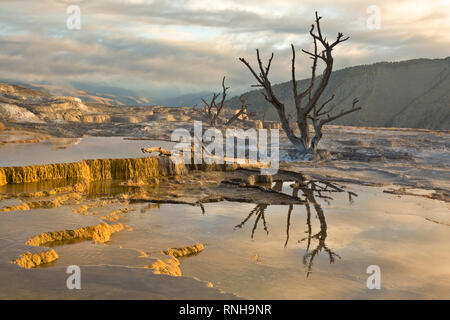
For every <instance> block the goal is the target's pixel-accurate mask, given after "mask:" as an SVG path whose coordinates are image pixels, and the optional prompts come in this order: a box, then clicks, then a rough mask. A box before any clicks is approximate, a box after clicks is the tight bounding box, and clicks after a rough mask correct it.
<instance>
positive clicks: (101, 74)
mask: <svg viewBox="0 0 450 320" xmlns="http://www.w3.org/2000/svg"><path fill="white" fill-rule="evenodd" d="M70 5H77V6H78V7H79V8H80V10H81V29H80V30H70V29H69V28H68V27H67V19H68V18H71V17H73V16H71V14H70V13H69V14H68V13H67V8H68V7H69V6H70ZM373 6H375V7H373ZM374 8H375V10H374ZM377 9H379V13H380V20H379V21H380V25H379V28H376V25H374V23H373V22H376V16H375V15H374V14H376V12H377ZM315 10H317V11H319V14H320V15H321V16H323V20H322V29H323V31H324V32H325V33H326V34H327V35H328V39H332V38H334V37H335V36H336V34H337V32H338V31H341V32H343V33H344V34H345V35H348V36H350V39H349V40H348V41H347V42H345V43H343V44H341V45H340V47H338V48H337V49H336V50H335V61H336V62H335V66H336V67H335V68H336V69H338V68H343V67H347V66H353V65H358V64H366V63H373V62H379V61H398V60H405V59H413V58H443V57H447V56H450V0H369V1H363V0H339V1H338V0H335V1H330V0H301V1H300V0H277V1H273V0H271V1H269V0H210V1H207V0H166V1H162V0H84V1H83V0H81V1H80V0H39V1H30V0H2V1H1V4H0V78H3V79H15V80H21V81H29V82H30V81H34V82H39V81H47V82H51V83H58V84H63V83H68V82H72V81H77V82H83V83H87V84H89V83H95V84H99V85H110V86H118V87H123V88H128V89H133V90H136V91H140V92H145V93H146V94H147V96H150V97H151V98H155V99H160V98H164V97H167V96H176V95H179V94H184V93H190V92H202V91H211V90H217V89H218V87H219V84H220V80H221V77H222V76H223V75H226V76H227V78H228V83H229V85H231V87H232V89H234V90H233V92H234V93H239V92H241V91H244V90H248V89H249V86H250V85H251V84H252V83H253V82H254V81H253V79H252V78H251V76H250V75H249V73H248V71H247V70H246V69H245V68H244V66H243V65H242V63H240V62H239V60H238V57H245V58H247V60H250V61H254V59H255V51H254V50H255V48H260V50H261V52H262V53H263V55H264V56H265V57H267V56H269V55H270V53H271V52H274V54H275V58H274V62H273V66H272V69H273V70H272V82H275V83H276V82H282V81H287V80H289V77H290V75H289V72H290V71H289V68H290V47H289V46H290V43H294V44H295V45H296V48H297V49H298V50H300V49H302V48H304V49H308V48H310V47H311V39H310V37H309V35H308V31H309V28H310V26H311V23H312V22H313V19H314V11H315ZM71 21H73V20H71ZM309 70H310V64H309V61H308V59H307V58H306V57H304V58H303V59H298V65H297V71H298V75H297V78H298V79H301V78H303V77H307V76H308V74H309Z"/></svg>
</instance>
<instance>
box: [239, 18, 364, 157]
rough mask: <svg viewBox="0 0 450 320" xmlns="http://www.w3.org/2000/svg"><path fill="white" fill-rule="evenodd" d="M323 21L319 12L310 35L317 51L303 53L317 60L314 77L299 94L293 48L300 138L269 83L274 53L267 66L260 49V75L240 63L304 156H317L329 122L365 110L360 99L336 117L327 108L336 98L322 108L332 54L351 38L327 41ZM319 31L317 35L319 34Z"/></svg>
mask: <svg viewBox="0 0 450 320" xmlns="http://www.w3.org/2000/svg"><path fill="white" fill-rule="evenodd" d="M320 19H322V17H319V16H318V14H317V12H316V20H315V24H313V25H312V26H311V29H310V31H309V34H310V35H311V37H312V38H313V43H314V51H313V52H309V51H306V50H302V51H303V52H304V53H305V54H307V55H308V56H310V57H311V59H312V60H313V63H312V74H311V80H310V83H309V85H308V87H307V88H306V89H305V90H304V91H302V92H299V90H298V88H297V80H296V78H295V48H294V45H293V44H292V45H291V48H292V67H291V69H292V90H293V97H294V103H295V109H296V112H297V118H296V119H295V121H296V123H297V128H298V130H299V131H300V136H297V135H296V134H295V128H292V127H291V125H290V124H289V119H288V116H287V115H286V110H285V106H284V104H283V103H281V101H280V100H279V99H278V98H277V97H276V96H275V94H274V92H273V89H272V84H271V83H270V81H269V71H270V66H271V63H272V59H273V53H272V55H271V57H270V59H269V61H268V63H267V66H265V67H264V66H263V64H262V62H261V58H260V55H259V50H258V49H256V57H257V60H258V67H259V75H258V73H257V72H256V71H255V70H254V69H253V68H252V66H251V65H250V64H249V63H248V62H247V61H246V60H245V59H244V58H239V60H240V61H241V62H242V63H244V64H245V65H246V66H247V68H248V69H249V70H250V72H251V73H252V75H253V76H254V77H255V79H256V80H257V82H258V84H256V85H255V87H262V88H263V89H264V90H263V91H262V94H263V95H264V98H265V99H266V100H267V101H268V102H269V103H271V104H272V105H273V106H274V107H275V109H276V110H277V113H278V116H279V118H280V121H281V127H282V128H283V130H284V132H285V133H286V135H287V137H288V138H289V140H290V141H291V142H292V144H293V145H294V146H295V148H296V149H297V150H298V151H300V152H301V153H303V154H305V153H314V152H315V151H316V149H317V145H318V143H319V141H320V139H321V138H322V128H323V126H324V125H325V124H326V123H329V122H331V121H333V120H335V119H337V118H340V117H342V116H344V115H347V114H349V113H351V112H355V111H357V110H360V109H361V108H359V107H358V108H357V107H355V105H356V103H357V102H358V100H357V99H355V100H353V105H352V108H351V109H349V110H346V111H342V112H340V113H338V114H336V115H334V116H331V111H332V110H333V108H334V106H333V107H331V108H329V109H327V108H326V105H327V104H328V103H329V102H331V101H332V100H333V98H334V95H333V96H332V97H331V98H330V99H328V100H326V101H325V102H324V103H323V104H322V105H320V106H318V101H319V99H320V97H321V96H322V94H323V92H324V90H325V88H326V87H327V85H328V81H329V79H330V76H331V72H332V70H333V56H332V51H333V49H334V47H336V46H337V45H338V44H340V43H341V42H344V41H346V40H347V39H348V37H347V38H344V37H343V34H342V33H340V32H339V33H338V35H337V38H336V40H335V41H334V42H332V43H331V44H330V43H329V42H328V41H327V40H326V37H324V36H323V34H322V30H321V29H320ZM315 29H316V32H315ZM319 45H320V46H321V47H322V49H321V51H320V52H319V49H318V46H319ZM319 60H320V61H321V62H323V63H324V64H325V69H324V71H323V73H322V76H321V77H320V79H319V83H318V84H316V83H315V82H316V69H317V64H318V61H319ZM310 121H312V124H313V127H314V132H315V134H314V137H313V138H312V139H310V136H309V122H310Z"/></svg>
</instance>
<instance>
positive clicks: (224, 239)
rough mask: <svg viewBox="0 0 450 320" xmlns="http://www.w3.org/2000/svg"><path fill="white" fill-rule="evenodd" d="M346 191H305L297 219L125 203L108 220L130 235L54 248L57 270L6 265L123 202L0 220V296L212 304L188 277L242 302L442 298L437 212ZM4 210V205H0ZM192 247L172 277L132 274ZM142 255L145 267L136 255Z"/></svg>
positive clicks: (449, 244) (446, 256)
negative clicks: (84, 211) (377, 277)
mask: <svg viewBox="0 0 450 320" xmlns="http://www.w3.org/2000/svg"><path fill="white" fill-rule="evenodd" d="M290 185H291V183H289V182H288V183H284V184H283V186H282V190H283V191H284V192H286V193H291V194H292V188H291V187H290ZM274 187H275V186H274ZM347 188H348V189H347V191H352V192H354V193H356V194H357V197H356V196H352V197H351V198H352V200H351V201H349V195H348V193H346V192H337V193H333V194H331V196H332V198H333V199H329V198H320V197H318V195H317V193H313V194H312V196H313V197H314V199H315V200H316V203H314V202H313V201H309V202H308V206H309V213H308V206H306V205H294V206H292V207H289V206H263V205H257V204H248V203H236V202H220V203H211V204H205V205H204V206H205V213H204V214H203V213H202V210H200V208H199V207H196V206H189V205H175V204H163V205H161V206H160V208H155V209H152V210H142V209H144V208H145V207H147V205H148V204H135V205H129V206H128V207H129V208H130V209H135V210H134V211H130V212H129V213H128V214H126V215H124V216H123V217H122V218H121V219H120V220H119V221H120V222H121V223H123V224H126V225H128V226H129V227H130V228H132V229H127V230H125V231H122V232H119V233H117V234H114V235H113V236H112V238H111V241H110V242H109V243H108V244H106V245H105V244H94V243H92V241H83V242H76V243H73V244H65V245H59V246H54V247H53V248H54V249H55V250H56V251H57V252H58V254H59V256H60V258H59V260H58V261H56V262H55V263H52V264H50V265H49V266H47V267H46V268H38V269H34V270H24V269H21V268H19V267H17V266H15V265H12V264H9V263H8V262H9V261H10V260H12V259H15V258H16V257H17V256H18V255H19V254H21V253H23V252H25V251H27V250H31V251H32V252H36V251H42V250H43V249H44V248H35V247H29V246H26V245H24V243H25V242H26V240H27V239H28V238H30V237H31V236H33V235H35V234H38V233H41V232H47V231H57V230H64V229H73V228H78V227H83V226H87V225H94V224H97V223H99V219H98V218H99V217H100V216H102V215H105V214H107V213H109V212H111V211H113V210H116V209H118V208H121V207H123V206H124V204H122V203H113V204H110V205H107V206H104V207H101V208H96V209H95V210H94V212H92V215H88V216H83V215H77V214H75V213H74V212H73V211H72V209H71V207H70V206H63V207H60V208H53V209H35V210H31V211H16V212H8V213H1V214H0V243H1V246H0V257H1V259H0V279H1V282H2V283H3V284H4V287H5V288H6V290H3V292H2V294H1V295H2V296H3V297H6V298H19V297H30V296H31V297H36V298H47V297H54V296H55V295H56V297H70V298H77V297H93V298H105V297H109V298H131V297H138V298H169V299H170V298H180V297H186V296H187V297H189V298H192V299H196V298H199V297H211V298H213V297H216V298H217V297H219V298H220V297H221V296H220V295H219V296H218V293H217V292H214V294H215V295H210V293H209V291H208V290H209V289H208V288H207V287H206V285H205V284H204V283H203V282H198V281H194V282H192V281H193V280H192V279H191V280H189V279H188V278H197V279H199V280H201V281H204V282H211V283H212V284H213V285H214V287H215V288H218V289H220V290H223V291H225V292H228V293H232V294H235V295H237V296H239V297H242V298H247V299H323V298H325V299H364V298H395V299H397V298H412V299H420V298H425V299H429V298H447V299H448V298H450V216H449V207H448V204H446V203H444V202H442V201H437V200H430V199H425V198H419V197H412V196H401V197H398V196H395V195H390V194H386V193H383V192H382V191H383V189H382V188H375V187H361V186H356V185H349V186H347ZM107 190H117V189H116V188H110V189H107ZM299 195H302V191H300V193H299ZM302 196H303V195H302ZM309 196H310V197H311V194H310V195H309ZM309 200H312V199H311V198H310V199H309ZM4 205H6V200H4V201H2V202H0V206H4ZM247 218H248V219H247ZM288 221H289V222H288ZM255 225H256V227H255ZM237 226H238V227H237ZM239 226H240V227H239ZM195 242H202V243H204V244H205V246H206V248H205V250H204V251H203V252H201V253H199V254H198V255H196V256H191V257H184V258H181V259H180V261H181V269H182V272H183V276H184V277H183V278H172V277H169V276H161V275H153V274H152V272H151V271H150V270H148V269H144V267H145V265H148V264H149V260H148V259H150V258H152V257H156V256H158V255H159V252H160V251H161V250H165V249H167V248H170V247H183V246H188V245H192V244H194V243H195ZM308 243H309V245H308ZM142 251H144V252H146V253H147V254H148V255H149V258H143V257H140V256H141V255H142ZM330 258H331V260H330ZM73 264H75V265H79V266H80V267H81V270H82V272H83V270H85V271H84V272H85V273H84V274H86V277H85V278H82V279H83V280H82V283H83V290H81V291H82V294H81V293H80V294H79V295H78V296H77V295H75V296H74V293H73V292H69V290H67V289H66V287H65V280H64V279H65V278H66V277H67V275H66V274H65V268H66V267H67V266H69V265H73ZM370 265H378V266H379V267H380V268H381V286H382V287H381V290H369V289H368V288H367V286H366V281H367V278H368V276H369V274H367V273H366V270H367V267H368V266H370ZM111 268H113V269H111ZM118 270H119V271H118ZM49 279H58V280H52V281H50V280H49ZM95 279H97V280H95ZM98 279H101V280H98ZM174 279H175V280H174ZM152 284H153V285H152ZM143 286H144V287H143ZM105 291H107V292H108V293H107V295H106V296H105V293H104V292H105ZM183 294H184V296H183Z"/></svg>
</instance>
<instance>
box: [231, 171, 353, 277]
mask: <svg viewBox="0 0 450 320" xmlns="http://www.w3.org/2000/svg"><path fill="white" fill-rule="evenodd" d="M290 187H291V188H292V196H294V197H297V198H299V199H300V200H302V203H303V205H304V206H305V209H306V226H307V229H306V231H305V233H306V234H307V236H306V237H305V238H303V239H300V240H299V241H298V243H302V242H305V241H306V248H305V253H304V255H303V265H304V267H305V269H306V276H307V277H308V276H309V275H310V273H311V272H312V267H313V263H314V259H315V258H316V257H317V256H318V255H319V253H320V252H322V251H324V252H326V253H327V256H328V259H329V261H330V263H334V262H335V260H336V258H338V259H341V256H339V255H338V254H337V253H336V252H334V251H333V250H332V249H330V248H329V247H328V246H327V244H326V239H327V222H326V219H325V213H324V210H323V209H322V207H321V205H320V203H319V202H318V201H317V200H316V199H317V198H320V199H323V200H324V201H325V202H327V203H328V204H329V203H330V201H332V200H333V197H332V195H333V193H342V192H346V193H347V194H348V197H349V202H350V203H353V197H357V194H355V193H354V192H351V191H346V190H344V189H343V188H342V187H340V186H338V185H336V184H333V183H330V182H328V181H323V180H309V181H305V182H295V183H292V184H291V186H290ZM272 189H273V190H275V191H277V192H282V190H283V181H277V182H275V183H274V185H273V186H272ZM300 193H301V194H300ZM267 207H268V205H267V204H257V205H256V207H255V208H254V209H253V210H252V211H251V212H250V213H249V215H248V216H247V217H246V218H245V219H244V220H242V222H241V223H240V224H238V225H237V226H235V229H238V228H239V229H240V228H242V227H243V226H244V225H245V224H246V223H247V222H248V221H249V220H250V219H251V218H252V217H253V216H254V217H256V218H255V222H254V224H253V228H252V233H251V238H252V239H253V238H254V235H255V231H256V229H257V228H258V224H259V222H260V221H261V220H262V223H263V228H264V231H265V232H266V233H267V235H268V234H269V230H268V227H267V223H266V219H265V211H266V209H267ZM293 208H294V206H293V205H292V204H290V205H289V207H288V213H287V220H286V240H285V243H284V247H285V248H286V247H287V245H288V243H289V237H290V227H291V217H292V212H293ZM312 209H313V210H314V211H315V213H316V218H317V219H318V220H319V224H320V231H319V232H317V233H316V234H313V227H312V224H311V213H312V211H313V210H312ZM315 241H317V244H316V245H315V247H314V248H313V247H312V246H313V242H315Z"/></svg>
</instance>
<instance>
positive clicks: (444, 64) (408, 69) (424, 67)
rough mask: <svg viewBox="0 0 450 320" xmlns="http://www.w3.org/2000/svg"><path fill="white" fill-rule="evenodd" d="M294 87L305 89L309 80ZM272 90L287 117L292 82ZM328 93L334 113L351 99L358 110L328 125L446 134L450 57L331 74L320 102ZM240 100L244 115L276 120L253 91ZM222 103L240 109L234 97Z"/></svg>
mask: <svg viewBox="0 0 450 320" xmlns="http://www.w3.org/2000/svg"><path fill="white" fill-rule="evenodd" d="M286 76H289V75H288V74H287V75H286ZM298 83H299V86H300V88H305V87H306V86H307V85H308V84H309V79H306V80H301V81H299V82H298ZM274 91H275V94H276V95H277V97H278V98H279V100H280V101H282V102H283V103H284V104H285V106H286V108H287V113H289V112H293V110H294V102H293V99H292V81H289V82H284V83H281V84H278V85H274ZM333 93H334V94H335V99H334V101H333V103H334V104H336V108H335V110H336V111H338V110H340V109H343V108H348V107H349V106H351V102H352V100H353V98H355V97H356V98H358V99H359V100H360V103H359V105H360V106H361V107H363V109H362V110H361V111H358V112H355V113H352V114H350V115H347V116H345V117H342V118H340V119H337V120H336V121H335V122H333V124H342V125H354V126H371V127H408V128H426V129H436V130H450V57H448V58H446V59H433V60H431V59H416V60H408V61H402V62H393V63H390V62H380V63H376V64H372V65H362V66H356V67H351V68H345V69H342V70H337V71H335V72H333V74H332V76H331V79H330V82H329V85H328V87H327V89H326V90H325V92H324V95H323V98H324V99H327V98H328V97H330V96H331V95H332V94H333ZM244 97H245V98H246V99H247V101H248V103H249V104H250V108H249V110H250V111H256V112H257V113H258V114H259V115H260V116H261V117H262V114H263V113H264V112H265V115H266V119H271V120H278V116H277V114H276V112H275V109H274V108H273V107H272V106H271V105H270V104H269V103H268V102H267V101H265V100H264V97H263V95H262V94H261V93H260V92H259V90H254V91H250V92H247V93H245V94H244ZM227 103H228V105H229V106H231V107H233V108H238V107H239V106H240V102H239V100H238V97H234V98H232V99H230V100H228V102H227ZM319 103H320V101H319ZM331 105H332V104H331V103H330V106H331Z"/></svg>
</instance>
